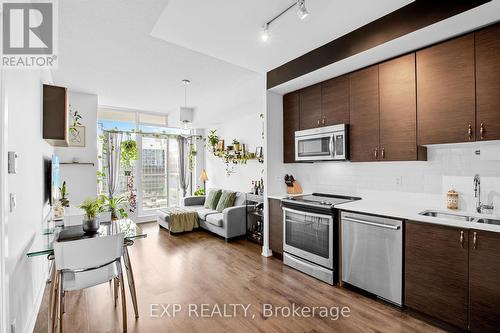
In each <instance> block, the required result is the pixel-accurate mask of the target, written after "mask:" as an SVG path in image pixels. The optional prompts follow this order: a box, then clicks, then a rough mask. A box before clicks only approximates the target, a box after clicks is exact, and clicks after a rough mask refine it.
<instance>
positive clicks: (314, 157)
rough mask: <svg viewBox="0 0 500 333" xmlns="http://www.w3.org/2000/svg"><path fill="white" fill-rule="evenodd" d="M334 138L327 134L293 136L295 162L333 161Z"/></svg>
mask: <svg viewBox="0 0 500 333" xmlns="http://www.w3.org/2000/svg"><path fill="white" fill-rule="evenodd" d="M333 141H334V136H333V135H332V133H328V134H325V133H323V134H314V135H295V160H296V161H324V160H333V159H334V155H335V154H334V151H333V149H334V142H333Z"/></svg>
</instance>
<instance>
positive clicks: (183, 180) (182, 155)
mask: <svg viewBox="0 0 500 333" xmlns="http://www.w3.org/2000/svg"><path fill="white" fill-rule="evenodd" d="M177 142H178V144H179V185H180V188H181V190H182V196H183V197H185V196H186V193H187V189H188V186H189V177H188V174H187V172H188V168H187V167H186V165H187V151H188V147H187V144H188V142H187V139H186V138H185V137H183V136H179V137H178V138H177Z"/></svg>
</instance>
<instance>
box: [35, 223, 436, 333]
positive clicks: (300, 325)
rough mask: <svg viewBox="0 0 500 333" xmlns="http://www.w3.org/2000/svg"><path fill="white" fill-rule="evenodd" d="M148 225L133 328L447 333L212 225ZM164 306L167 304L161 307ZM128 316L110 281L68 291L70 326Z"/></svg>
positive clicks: (116, 321)
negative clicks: (216, 313)
mask: <svg viewBox="0 0 500 333" xmlns="http://www.w3.org/2000/svg"><path fill="white" fill-rule="evenodd" d="M142 226H143V228H144V230H145V231H146V232H147V234H148V237H147V238H146V239H142V240H138V241H136V243H135V245H134V246H132V247H131V248H130V255H131V260H132V265H133V269H134V273H135V279H136V286H137V294H138V303H139V313H140V318H139V319H137V320H136V319H135V318H134V313H133V307H132V303H131V300H130V295H129V294H128V289H127V297H128V299H127V313H128V331H129V332H148V333H149V332H309V333H317V332H441V330H439V329H437V328H435V327H433V326H430V325H428V324H426V323H424V322H422V321H420V320H418V319H415V318H413V317H411V316H409V315H407V314H406V313H404V312H402V311H401V310H399V309H397V308H394V307H391V306H388V305H386V304H383V303H381V302H378V301H376V300H373V299H370V298H367V297H365V296H362V295H360V294H358V293H355V292H353V291H350V290H347V289H344V288H339V287H332V286H330V285H328V284H325V283H323V282H320V281H318V280H316V279H314V278H312V277H309V276H307V275H305V274H302V273H300V272H298V271H296V270H293V269H291V268H289V267H286V266H284V265H283V264H282V262H281V261H279V260H277V259H275V258H265V257H263V256H261V255H260V247H259V246H257V245H255V244H252V243H250V242H248V241H246V240H238V241H235V242H231V243H228V244H226V243H225V242H224V240H223V239H221V238H219V237H216V236H214V235H212V234H209V233H206V232H204V231H198V232H191V233H186V234H181V235H169V234H168V233H167V232H166V231H165V230H163V229H160V230H159V228H158V225H157V224H156V223H147V224H143V225H142ZM46 289H48V288H46ZM47 302H48V295H47V291H46V295H45V296H44V300H43V303H42V307H41V309H40V312H39V314H38V319H37V323H36V326H35V332H47V331H48V330H47V326H48V312H47ZM191 303H193V304H196V305H197V306H198V311H197V313H198V314H200V315H201V310H200V307H201V304H209V305H210V306H211V308H210V309H212V308H213V306H214V305H215V304H217V305H219V306H221V307H222V306H223V305H224V304H237V303H242V304H244V305H246V304H250V308H249V310H248V313H249V315H248V316H247V317H245V316H244V311H243V310H241V309H240V310H238V311H237V316H236V317H234V318H225V317H213V318H201V317H195V316H191V317H190V316H189V315H188V314H189V304H191ZM264 303H269V304H273V305H274V306H292V304H296V305H298V306H311V307H312V306H326V307H338V308H342V307H349V309H350V314H349V317H340V318H339V319H338V320H331V318H332V317H327V318H324V317H323V318H322V317H321V316H320V315H318V314H317V315H316V316H315V317H310V318H304V317H302V318H299V317H284V316H277V317H265V316H263V311H262V304H264ZM151 304H163V305H164V306H167V305H168V304H181V306H182V310H181V311H180V312H179V313H177V315H176V316H175V317H167V316H163V317H158V318H155V317H151V316H150V310H151ZM171 310H172V309H171V308H170V314H171V315H172V311H171ZM161 312H162V309H161V307H159V310H158V311H157V312H155V313H156V314H158V315H159V314H161ZM231 313H232V312H231ZM120 314H121V311H120V305H118V307H117V308H115V307H114V304H113V294H112V287H111V286H110V285H108V284H103V285H100V286H97V287H94V288H89V289H86V290H83V291H78V292H72V293H68V294H67V305H66V314H65V315H64V323H65V325H64V327H65V332H121V328H122V326H121V315H120ZM192 314H194V312H192ZM254 315H255V316H254ZM285 315H286V313H285Z"/></svg>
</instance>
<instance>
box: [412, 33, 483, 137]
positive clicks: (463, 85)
mask: <svg viewBox="0 0 500 333" xmlns="http://www.w3.org/2000/svg"><path fill="white" fill-rule="evenodd" d="M474 81H475V79H474V34H469V35H466V36H463V37H459V38H455V39H452V40H450V41H448V42H444V43H441V44H438V45H435V46H432V47H429V48H427V49H424V50H422V51H418V52H417V119H418V127H417V128H418V142H419V144H420V145H425V144H439V143H453V142H466V141H474V140H475V115H476V110H475V97H476V96H475V82H474Z"/></svg>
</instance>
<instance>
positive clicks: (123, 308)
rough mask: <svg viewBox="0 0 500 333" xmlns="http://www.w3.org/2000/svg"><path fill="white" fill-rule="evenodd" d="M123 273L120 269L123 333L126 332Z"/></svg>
mask: <svg viewBox="0 0 500 333" xmlns="http://www.w3.org/2000/svg"><path fill="white" fill-rule="evenodd" d="M123 282H124V281H123V273H122V272H121V267H120V286H121V292H122V321H123V332H124V333H125V332H127V304H126V303H127V301H126V300H125V283H123Z"/></svg>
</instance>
